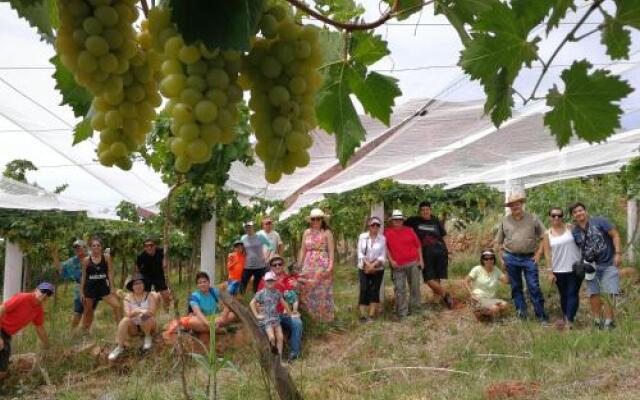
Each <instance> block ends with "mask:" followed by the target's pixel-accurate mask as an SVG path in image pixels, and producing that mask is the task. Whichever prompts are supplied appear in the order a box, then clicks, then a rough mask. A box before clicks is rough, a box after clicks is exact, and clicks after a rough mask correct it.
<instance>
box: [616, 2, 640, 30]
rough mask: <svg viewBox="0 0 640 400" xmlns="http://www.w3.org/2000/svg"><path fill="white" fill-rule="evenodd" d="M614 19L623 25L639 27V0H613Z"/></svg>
mask: <svg viewBox="0 0 640 400" xmlns="http://www.w3.org/2000/svg"><path fill="white" fill-rule="evenodd" d="M615 2H616V6H617V7H618V9H617V10H616V19H617V20H618V22H619V23H621V24H623V25H629V26H631V27H634V28H636V29H640V0H615Z"/></svg>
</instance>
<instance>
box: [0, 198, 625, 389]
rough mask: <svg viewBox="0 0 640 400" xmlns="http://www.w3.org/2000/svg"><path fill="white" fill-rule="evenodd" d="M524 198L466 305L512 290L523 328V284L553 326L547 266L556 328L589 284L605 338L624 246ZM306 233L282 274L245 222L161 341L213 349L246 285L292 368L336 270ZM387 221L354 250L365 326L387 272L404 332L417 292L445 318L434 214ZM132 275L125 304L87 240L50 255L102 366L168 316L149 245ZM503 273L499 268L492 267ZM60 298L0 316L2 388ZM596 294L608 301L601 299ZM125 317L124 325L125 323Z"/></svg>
mask: <svg viewBox="0 0 640 400" xmlns="http://www.w3.org/2000/svg"><path fill="white" fill-rule="evenodd" d="M525 201H526V198H525V196H524V194H514V195H511V196H510V198H509V200H508V201H507V202H506V204H505V206H506V207H508V208H509V210H510V213H509V215H507V216H506V217H505V218H504V219H503V220H502V221H501V222H500V224H499V226H498V230H497V235H496V237H495V240H494V244H495V247H494V248H488V249H485V250H483V251H482V253H481V254H480V264H479V265H477V266H475V267H473V268H472V269H471V270H470V272H469V273H468V274H467V275H466V277H465V278H464V280H463V282H464V286H465V287H466V288H467V290H468V291H469V293H470V296H471V305H472V308H473V310H474V312H475V313H476V315H477V316H485V317H490V318H497V317H499V316H501V315H503V314H504V313H505V312H506V311H507V310H508V309H509V304H508V303H507V302H506V301H505V300H503V299H499V298H498V297H497V296H496V292H497V289H498V287H499V285H500V284H501V283H503V284H509V285H510V287H511V297H512V300H513V305H514V306H515V311H516V315H517V316H518V317H519V318H522V319H527V318H528V311H527V304H526V301H525V297H524V285H523V276H524V282H525V283H526V288H527V292H528V294H529V298H530V300H531V303H532V305H533V310H534V314H535V316H536V318H537V319H538V320H539V321H540V322H541V323H542V324H548V320H549V317H548V315H547V313H546V312H545V307H544V296H543V295H542V292H541V289H540V278H539V276H540V274H539V262H540V259H541V258H542V257H544V258H545V260H546V265H547V266H548V273H547V274H546V275H547V276H548V277H549V279H550V280H551V281H552V282H553V283H555V284H556V286H557V288H558V292H559V295H560V305H561V309H562V314H563V316H562V322H561V323H562V324H563V325H565V326H567V327H568V328H572V327H573V324H574V321H575V317H576V313H577V311H578V305H579V297H580V294H579V292H580V287H581V285H582V282H583V279H584V280H586V285H587V293H588V296H589V302H590V305H591V314H592V316H593V324H594V326H595V327H597V328H600V329H604V328H606V329H613V328H614V327H615V322H614V308H615V299H616V296H617V294H618V292H619V275H618V268H619V267H620V263H621V260H622V253H621V251H622V250H621V243H620V235H619V233H618V231H617V230H616V228H615V226H613V225H612V224H611V223H610V222H609V221H608V220H607V219H606V218H603V217H591V216H589V214H588V213H587V209H586V206H585V205H584V204H583V203H575V204H573V205H571V206H570V207H569V209H568V212H569V214H570V215H571V217H572V219H573V223H572V224H571V223H566V222H565V218H564V217H565V216H564V210H563V209H562V208H559V207H553V208H551V209H550V210H549V229H546V228H545V226H544V225H543V223H542V222H541V221H540V219H539V218H538V217H537V216H535V215H533V214H531V213H528V212H526V211H525V210H524V203H525ZM308 222H309V227H308V228H307V229H306V230H305V231H304V233H303V235H302V240H301V246H300V251H299V253H298V257H297V268H293V269H294V270H293V271H290V272H287V270H286V268H285V259H284V258H283V257H282V256H281V255H280V254H282V252H283V250H284V246H283V243H282V240H281V238H280V235H279V234H278V233H277V232H276V231H275V230H274V229H273V221H272V220H271V219H269V218H265V219H263V221H262V228H263V229H262V230H260V231H258V232H256V231H255V227H254V223H253V222H252V221H249V222H246V223H245V224H244V229H245V234H244V235H243V236H242V237H241V238H240V239H238V240H236V241H235V242H234V243H233V251H232V252H231V253H230V254H229V256H228V259H227V268H228V281H227V282H226V287H224V288H217V287H214V286H213V285H212V282H211V279H210V277H209V276H208V275H207V274H206V273H205V272H199V273H198V274H197V276H196V290H195V291H194V292H193V293H191V295H190V296H189V301H188V312H187V315H186V316H184V317H182V318H181V319H180V320H179V321H176V322H175V323H174V322H172V324H173V326H171V324H170V326H169V327H168V329H167V331H168V332H171V331H175V330H177V329H183V330H185V331H189V332H191V333H193V334H194V335H196V336H198V337H199V338H200V339H201V340H202V342H203V343H208V340H209V335H210V327H212V326H215V328H216V329H217V328H222V327H224V326H226V325H227V324H229V323H230V322H232V321H234V320H235V315H233V313H232V312H231V311H230V310H228V309H227V308H226V307H224V306H223V305H222V303H221V301H220V290H226V291H227V292H228V293H229V294H230V295H234V296H239V295H241V294H244V293H245V292H246V291H247V289H248V285H249V283H250V281H251V280H253V285H252V288H253V293H254V296H253V299H252V300H251V302H250V309H251V311H252V312H253V313H254V315H255V317H256V320H257V321H258V323H259V325H260V326H261V327H262V328H263V329H264V331H265V333H266V334H267V337H268V338H269V341H270V343H271V344H272V346H273V348H274V350H276V351H277V352H278V353H279V354H280V355H281V356H282V353H283V347H284V345H283V342H284V338H285V337H288V347H289V354H288V360H289V361H293V360H295V359H296V358H298V357H299V356H300V354H301V341H302V331H303V323H302V319H301V318H300V313H299V309H300V310H303V311H305V312H306V313H307V314H308V315H309V317H310V318H311V319H313V320H316V321H322V322H332V321H333V320H334V318H335V306H334V303H333V268H334V252H335V250H334V249H335V244H334V239H333V235H332V233H331V229H330V228H329V226H328V223H327V216H326V215H325V214H324V212H323V211H322V210H321V209H313V210H312V211H311V213H310V215H309V217H308ZM382 225H383V223H382V220H381V219H380V218H379V217H376V216H373V217H371V218H369V220H368V222H367V230H366V231H365V232H364V233H362V234H361V235H360V236H359V238H358V243H357V268H358V278H359V286H360V288H359V299H358V305H359V307H358V309H359V316H360V320H361V321H362V322H367V321H369V320H371V319H374V318H376V316H377V315H379V314H380V310H381V307H380V305H381V290H380V289H381V285H382V281H383V276H384V271H385V266H386V264H387V263H388V264H389V266H390V271H391V279H392V281H393V289H394V294H395V310H394V318H395V319H396V320H398V321H401V320H403V319H404V318H405V317H407V316H408V315H409V313H410V312H411V313H417V314H419V313H421V312H422V302H421V294H420V287H421V282H420V280H422V281H423V282H424V283H425V284H426V285H427V286H428V287H429V288H430V289H431V290H432V291H433V293H434V295H436V296H437V297H438V298H439V299H440V301H441V302H442V303H443V305H444V306H446V307H448V308H454V307H455V305H456V303H457V302H458V300H456V299H454V298H453V297H452V296H451V295H450V294H449V293H448V292H447V290H446V289H445V285H443V282H442V281H443V280H446V279H447V278H448V260H449V257H450V252H449V250H448V248H447V244H446V241H445V237H446V235H447V231H446V229H445V226H444V223H443V222H442V221H441V220H439V219H438V218H436V217H435V216H434V215H433V213H432V208H431V204H430V203H429V202H428V201H423V202H422V203H420V204H419V206H418V215H417V216H413V217H409V218H405V216H404V215H403V213H402V212H401V211H400V210H394V211H393V212H392V214H391V217H390V226H388V227H387V228H386V229H384V233H382V232H381V231H382ZM143 245H144V250H143V251H142V252H141V253H140V254H139V255H138V257H137V260H136V269H135V272H134V274H133V275H132V277H131V278H130V279H128V281H127V283H126V285H125V287H126V289H127V290H128V293H127V294H126V295H125V296H123V297H124V298H123V300H122V304H121V303H120V297H118V295H117V293H116V291H115V288H114V286H113V282H114V280H113V274H114V270H113V266H112V261H111V257H110V255H109V251H108V250H106V251H105V250H104V249H103V248H102V243H101V241H100V240H99V239H92V240H91V242H90V248H89V251H88V252H87V249H86V245H85V243H84V242H83V241H82V240H77V241H75V242H74V243H73V250H74V253H75V255H74V256H73V257H71V258H69V259H68V260H66V261H64V262H60V260H59V257H58V253H57V251H55V250H54V251H53V259H54V264H55V265H56V266H57V268H58V270H59V271H60V273H61V275H62V277H63V278H66V279H69V280H72V281H74V282H75V283H76V285H75V287H74V290H73V293H74V300H73V311H74V315H73V318H72V321H71V328H72V329H74V330H75V329H83V330H85V331H86V330H89V329H90V327H91V324H92V322H93V314H94V310H95V308H96V306H97V305H98V303H99V302H101V301H104V302H105V303H107V304H109V305H110V306H111V308H112V311H113V316H114V319H115V321H116V324H117V329H116V342H117V345H116V347H115V348H114V349H113V351H112V352H111V353H110V354H109V360H112V361H113V360H116V359H117V358H118V357H119V356H120V354H122V352H123V351H124V349H125V348H126V346H127V344H128V340H129V338H130V337H131V336H134V335H140V336H143V345H142V348H143V350H149V349H150V348H151V347H152V345H153V334H154V333H156V332H157V330H158V329H157V312H158V310H159V308H160V306H163V307H164V309H166V310H168V308H169V305H170V301H171V292H170V290H169V287H168V285H167V279H166V268H167V260H166V259H165V257H164V254H163V250H162V249H160V248H158V247H157V245H156V242H155V240H154V239H152V238H149V239H146V240H145V241H144V244H143ZM498 260H499V261H500V263H497V261H498ZM54 291H55V288H54V286H53V285H52V284H51V283H48V282H43V283H40V284H39V285H38V286H37V288H36V289H35V291H34V292H31V293H19V294H17V295H15V296H13V297H12V298H10V299H7V300H6V301H5V302H4V303H2V305H0V378H2V377H3V376H4V375H5V374H6V371H7V365H8V360H9V355H10V351H11V347H10V345H11V336H13V335H15V333H17V332H18V331H19V330H21V329H22V328H23V327H25V326H26V325H28V324H30V323H33V324H34V325H35V327H36V332H37V333H38V337H39V338H40V339H41V341H42V343H43V345H45V346H46V345H47V344H48V340H47V334H46V331H45V329H44V326H43V322H44V311H43V304H44V303H45V302H46V300H47V298H48V297H50V296H51V295H53V293H54ZM601 293H602V294H605V295H606V297H605V298H604V301H603V299H602V298H601V296H600V295H601ZM123 314H124V315H123Z"/></svg>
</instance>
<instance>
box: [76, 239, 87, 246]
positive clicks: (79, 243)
mask: <svg viewBox="0 0 640 400" xmlns="http://www.w3.org/2000/svg"><path fill="white" fill-rule="evenodd" d="M73 247H87V244H86V243H85V242H84V240H81V239H77V240H76V241H75V242H73Z"/></svg>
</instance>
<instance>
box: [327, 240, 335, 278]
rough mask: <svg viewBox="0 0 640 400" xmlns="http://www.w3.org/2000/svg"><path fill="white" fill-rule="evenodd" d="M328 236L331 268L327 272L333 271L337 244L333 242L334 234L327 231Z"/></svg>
mask: <svg viewBox="0 0 640 400" xmlns="http://www.w3.org/2000/svg"><path fill="white" fill-rule="evenodd" d="M325 235H326V236H327V248H328V250H329V268H328V269H327V272H331V271H333V257H334V255H335V243H334V242H333V233H331V231H325Z"/></svg>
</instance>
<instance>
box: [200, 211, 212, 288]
mask: <svg viewBox="0 0 640 400" xmlns="http://www.w3.org/2000/svg"><path fill="white" fill-rule="evenodd" d="M200 270H201V271H204V272H206V273H207V274H209V277H211V282H212V283H213V282H215V278H216V214H215V212H214V213H213V216H212V217H211V220H210V221H209V222H206V223H204V224H202V230H201V233H200Z"/></svg>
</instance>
